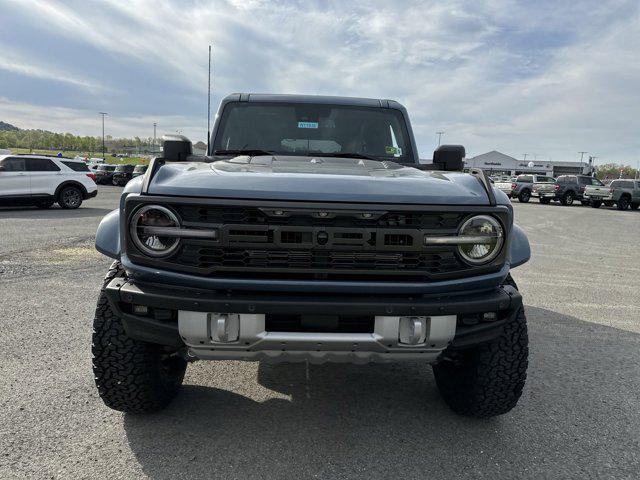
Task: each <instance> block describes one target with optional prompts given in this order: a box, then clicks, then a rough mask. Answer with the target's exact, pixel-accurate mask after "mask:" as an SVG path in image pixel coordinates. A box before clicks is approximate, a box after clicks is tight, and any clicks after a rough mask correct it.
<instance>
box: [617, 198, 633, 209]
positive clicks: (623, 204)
mask: <svg viewBox="0 0 640 480" xmlns="http://www.w3.org/2000/svg"><path fill="white" fill-rule="evenodd" d="M630 203H631V202H629V199H628V198H627V197H620V200H618V201H617V202H616V207H617V208H618V210H626V209H627V208H629V204H630Z"/></svg>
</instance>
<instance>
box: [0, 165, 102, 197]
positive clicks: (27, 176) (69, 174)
mask: <svg viewBox="0 0 640 480" xmlns="http://www.w3.org/2000/svg"><path fill="white" fill-rule="evenodd" d="M95 178H96V176H95V173H92V172H90V171H89V168H88V167H87V165H86V164H85V163H84V162H82V161H77V160H74V159H71V158H65V157H47V156H44V155H0V205H36V206H37V207H39V208H49V207H50V206H51V205H53V204H54V203H55V202H58V204H59V205H60V206H61V207H62V208H78V207H79V206H80V205H81V204H82V201H83V200H86V199H88V198H93V197H95V196H96V195H97V194H98V187H97V186H96V183H95Z"/></svg>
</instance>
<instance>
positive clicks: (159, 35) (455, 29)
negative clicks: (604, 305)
mask: <svg viewBox="0 0 640 480" xmlns="http://www.w3.org/2000/svg"><path fill="white" fill-rule="evenodd" d="M209 43H212V44H213V46H214V47H213V48H214V60H213V63H214V64H213V98H212V104H213V109H214V110H215V109H216V108H217V104H218V102H219V101H220V98H221V97H223V96H224V95H226V94H228V93H231V92H238V91H246V92H268V93H307V94H332V95H351V96H366V97H375V98H393V99H396V100H398V101H400V102H401V103H403V104H405V106H406V107H407V108H408V109H409V113H410V115H411V118H412V122H413V126H414V130H415V133H416V138H417V142H418V148H419V150H420V154H421V157H423V158H430V157H431V151H432V150H433V148H434V143H435V142H436V135H435V132H436V131H438V130H443V131H444V132H445V134H444V137H443V141H445V142H446V143H461V144H463V145H465V146H466V147H467V152H468V156H473V155H476V154H480V153H484V152H486V151H489V150H493V149H496V150H500V151H502V152H505V153H508V154H510V155H513V156H516V157H518V158H522V154H524V153H528V154H529V157H528V158H534V157H536V158H540V159H548V158H551V159H553V160H574V159H578V158H579V154H578V153H577V152H578V151H588V152H590V154H592V155H596V156H597V157H598V160H597V163H601V162H617V163H627V164H631V165H633V166H635V165H636V162H637V161H638V159H640V120H639V118H640V116H639V115H640V56H639V54H638V52H640V2H638V1H637V0H632V1H627V0H611V1H595V0H572V1H563V0H555V1H549V0H537V1H515V0H488V1H484V2H483V1H468V2H465V1H455V0H450V1H442V2H436V1H431V2H429V1H423V2H410V1H394V2H387V1H385V2H378V1H375V0H371V1H335V2H333V1H328V0H324V1H322V0H316V1H305V2H303V1H282V0H281V1H262V0H227V1H197V0H190V1H177V0H176V1H163V0H153V1H151V0H150V1H131V0H129V1H126V0H104V1H99V2H97V1H96V2H93V1H59V2H58V1H41V0H0V120H4V121H6V122H9V123H13V124H15V125H17V126H19V127H22V128H45V129H48V130H53V131H64V132H67V131H68V132H71V133H75V134H87V135H98V134H100V119H99V115H98V114H97V112H98V111H106V112H108V113H109V116H108V117H107V124H106V129H107V133H110V134H112V135H113V136H134V135H138V136H142V137H147V136H151V135H152V133H153V127H152V124H153V122H157V123H158V133H159V134H161V133H173V132H176V131H181V132H182V133H184V134H186V135H188V136H189V137H190V138H192V140H194V141H197V140H205V138H206V82H207V45H208V44H209Z"/></svg>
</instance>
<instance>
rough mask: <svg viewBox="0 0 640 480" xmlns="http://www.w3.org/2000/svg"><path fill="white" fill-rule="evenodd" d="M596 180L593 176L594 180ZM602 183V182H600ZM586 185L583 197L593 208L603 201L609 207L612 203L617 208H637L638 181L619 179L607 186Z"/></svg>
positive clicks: (639, 202) (639, 186) (639, 205)
mask: <svg viewBox="0 0 640 480" xmlns="http://www.w3.org/2000/svg"><path fill="white" fill-rule="evenodd" d="M595 181H598V182H599V180H596V179H595V178H594V182H595ZM600 183H602V182H600ZM595 187H596V185H595V184H594V185H588V186H587V187H586V188H585V191H584V197H585V199H586V198H588V199H589V204H590V205H591V206H592V207H593V208H599V207H600V206H601V205H602V204H603V203H604V204H605V205H606V206H608V207H610V206H611V205H614V204H615V206H616V207H617V208H618V210H626V209H627V208H631V209H632V210H637V209H638V208H639V207H640V181H638V180H625V179H619V180H614V181H612V182H611V184H610V185H609V186H606V187H605V186H604V185H602V186H599V187H598V188H595Z"/></svg>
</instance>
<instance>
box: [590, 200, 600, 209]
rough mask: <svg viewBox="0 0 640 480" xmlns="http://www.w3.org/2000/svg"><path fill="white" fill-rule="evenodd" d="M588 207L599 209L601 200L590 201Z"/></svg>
mask: <svg viewBox="0 0 640 480" xmlns="http://www.w3.org/2000/svg"><path fill="white" fill-rule="evenodd" d="M589 205H591V206H592V207H593V208H600V206H601V205H602V200H591V202H590V203H589Z"/></svg>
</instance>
